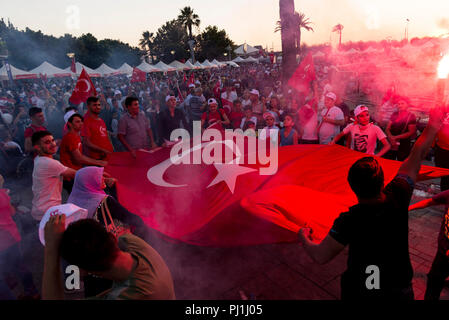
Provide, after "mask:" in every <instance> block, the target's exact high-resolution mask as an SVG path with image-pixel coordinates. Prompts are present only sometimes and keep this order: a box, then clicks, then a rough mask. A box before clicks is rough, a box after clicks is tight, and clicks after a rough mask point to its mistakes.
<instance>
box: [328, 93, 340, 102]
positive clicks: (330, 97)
mask: <svg viewBox="0 0 449 320" xmlns="http://www.w3.org/2000/svg"><path fill="white" fill-rule="evenodd" d="M326 98H329V99H332V100H334V101H335V100H337V95H336V94H335V93H333V92H328V93H326Z"/></svg>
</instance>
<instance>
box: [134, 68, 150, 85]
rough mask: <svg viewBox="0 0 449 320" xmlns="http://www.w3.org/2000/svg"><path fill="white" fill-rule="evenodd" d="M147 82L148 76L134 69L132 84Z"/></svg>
mask: <svg viewBox="0 0 449 320" xmlns="http://www.w3.org/2000/svg"><path fill="white" fill-rule="evenodd" d="M146 80H147V74H146V73H145V72H143V71H142V70H140V69H138V68H134V69H133V75H132V78H131V83H136V82H145V81H146Z"/></svg>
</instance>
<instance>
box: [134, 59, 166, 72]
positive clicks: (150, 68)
mask: <svg viewBox="0 0 449 320" xmlns="http://www.w3.org/2000/svg"><path fill="white" fill-rule="evenodd" d="M136 68H137V69H139V70H142V71H143V72H146V73H151V72H161V71H162V70H161V69H159V68H156V67H155V66H153V65H151V64H148V63H146V62H145V61H142V63H141V64H139V65H138V66H137V67H136Z"/></svg>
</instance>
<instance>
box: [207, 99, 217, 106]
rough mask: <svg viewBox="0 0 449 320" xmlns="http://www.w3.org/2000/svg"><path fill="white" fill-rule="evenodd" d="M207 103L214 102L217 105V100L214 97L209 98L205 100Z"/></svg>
mask: <svg viewBox="0 0 449 320" xmlns="http://www.w3.org/2000/svg"><path fill="white" fill-rule="evenodd" d="M207 104H208V105H211V104H216V105H218V103H217V100H215V99H214V98H210V99H209V100H207Z"/></svg>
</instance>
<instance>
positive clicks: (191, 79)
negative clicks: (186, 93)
mask: <svg viewBox="0 0 449 320" xmlns="http://www.w3.org/2000/svg"><path fill="white" fill-rule="evenodd" d="M188 84H195V75H194V73H193V72H192V73H191V74H190V78H189V83H188Z"/></svg>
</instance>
